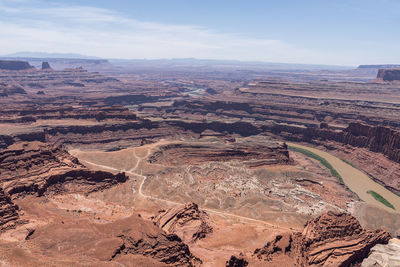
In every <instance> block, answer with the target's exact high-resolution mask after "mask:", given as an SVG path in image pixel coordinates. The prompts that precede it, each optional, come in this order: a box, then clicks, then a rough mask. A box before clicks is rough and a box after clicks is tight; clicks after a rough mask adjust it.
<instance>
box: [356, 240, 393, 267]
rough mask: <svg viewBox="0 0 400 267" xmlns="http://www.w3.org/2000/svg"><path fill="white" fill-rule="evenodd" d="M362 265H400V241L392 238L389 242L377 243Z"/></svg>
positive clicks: (371, 266) (364, 266) (373, 266)
mask: <svg viewBox="0 0 400 267" xmlns="http://www.w3.org/2000/svg"><path fill="white" fill-rule="evenodd" d="M361 266H362V267H377V266H388V267H390V266H400V241H399V239H391V240H390V241H389V244H387V245H383V244H379V245H376V246H375V247H373V248H372V249H371V253H370V255H369V256H368V258H366V259H365V260H364V261H363V262H362V264H361Z"/></svg>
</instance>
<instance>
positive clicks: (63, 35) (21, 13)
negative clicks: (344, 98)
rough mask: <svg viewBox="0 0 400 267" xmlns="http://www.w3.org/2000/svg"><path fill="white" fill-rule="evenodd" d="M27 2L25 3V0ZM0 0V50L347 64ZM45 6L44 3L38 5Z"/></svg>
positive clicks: (90, 10) (196, 30)
mask: <svg viewBox="0 0 400 267" xmlns="http://www.w3.org/2000/svg"><path fill="white" fill-rule="evenodd" d="M21 2H23V3H22V4H20V3H21ZM29 3H31V1H29V2H25V1H24V0H13V1H9V0H8V1H1V0H0V36H1V42H0V54H8V53H13V52H17V51H45V52H63V53H81V54H86V55H91V56H100V57H106V58H149V59H154V58H185V57H195V58H215V59H239V60H259V61H270V62H297V63H299V62H303V63H331V64H346V63H349V62H348V61H346V60H348V58H347V57H345V56H343V58H338V57H335V56H333V55H329V56H327V55H323V54H319V53H317V52H315V51H310V50H307V49H301V48H298V47H295V46H293V45H290V44H288V43H285V42H283V41H281V40H262V39H255V38H247V37H243V36H240V35H235V34H227V33H218V32H215V31H213V30H211V29H208V28H205V27H200V26H195V25H168V24H160V23H156V22H147V21H138V20H135V19H133V18H129V17H127V16H125V15H123V14H120V13H118V12H115V11H112V10H107V9H102V8H96V7H88V6H60V5H50V6H49V5H47V6H45V5H40V2H38V1H36V2H35V3H36V4H35V5H36V7H35V5H32V4H29ZM38 6H40V7H38Z"/></svg>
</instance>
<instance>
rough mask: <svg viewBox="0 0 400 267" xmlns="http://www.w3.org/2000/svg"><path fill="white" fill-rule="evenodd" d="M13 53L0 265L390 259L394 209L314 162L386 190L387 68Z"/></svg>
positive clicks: (393, 107) (392, 102)
mask: <svg viewBox="0 0 400 267" xmlns="http://www.w3.org/2000/svg"><path fill="white" fill-rule="evenodd" d="M26 60H27V61H25V62H23V61H12V60H11V61H10V60H8V61H0V201H1V204H2V205H1V209H0V254H1V255H2V256H1V257H0V262H1V264H3V265H5V266H25V265H26V264H27V263H29V264H30V265H32V266H46V265H48V266H72V265H76V266H375V265H374V264H376V263H377V262H380V264H382V266H384V265H383V264H385V259H387V258H390V259H394V260H395V255H396V254H395V253H393V251H397V250H396V249H397V247H396V245H395V244H397V243H396V242H398V239H397V237H399V233H400V213H399V210H398V205H397V202H396V203H395V202H394V201H393V199H391V198H388V197H385V196H386V195H383V197H385V200H386V201H388V202H389V204H391V205H393V209H392V208H388V207H387V206H384V205H383V204H382V202H379V200H377V199H376V198H373V197H372V195H371V194H370V193H367V192H364V191H366V190H364V189H360V190H363V191H362V192H361V191H358V190H351V187H350V186H346V181H347V180H346V179H347V177H341V178H342V180H341V179H339V178H338V175H337V173H338V174H339V176H340V175H341V176H344V172H342V171H341V169H340V168H339V167H336V165H335V164H331V168H330V167H329V165H327V164H326V162H328V163H329V162H331V163H332V161H330V156H332V157H334V158H335V160H336V159H337V160H340V161H341V164H344V165H346V166H347V167H346V168H349V169H351V170H356V171H358V172H360V173H362V174H363V175H365V177H367V178H368V179H370V180H371V181H373V182H374V183H375V184H377V185H379V186H381V187H382V188H384V189H385V190H387V191H388V192H389V193H390V194H392V195H393V196H394V197H397V195H398V194H400V137H399V136H400V134H399V130H398V129H399V127H400V119H399V118H400V116H399V115H400V106H399V105H400V94H399V91H398V84H397V83H396V82H392V81H391V78H390V79H389V78H384V76H385V77H386V75H389V74H387V73H392V72H395V70H396V69H392V68H391V67H390V66H384V67H382V66H360V67H359V68H358V69H349V70H320V69H317V70H316V69H311V70H310V69H308V70H303V69H301V68H299V69H294V70H293V69H284V68H279V69H274V68H275V67H272V68H271V67H268V68H265V69H263V68H261V67H257V68H255V67H254V66H239V67H238V66H236V65H234V66H233V65H229V64H228V63H223V64H222V63H220V64H216V63H213V62H211V63H207V64H208V65H207V64H206V63H205V62H200V63H198V64H199V65H196V64H197V63H196V62H195V63H190V62H175V61H173V60H172V61H165V62H162V61H161V62H151V61H144V62H142V61H133V62H129V61H124V62H118V61H112V60H110V61H107V60H106V61H104V60H84V59H81V60H77V59H51V60H50V59H43V60H39V59H34V60H33V59H29V58H28V59H26ZM28 61H29V63H28ZM9 62H11V63H9ZM42 62H43V63H42ZM2 64H3V65H2ZM204 64H206V65H204ZM78 65H79V66H78ZM1 66H3V67H1ZM32 66H34V67H32ZM81 66H83V67H81ZM204 66H206V67H204ZM242 68H247V70H246V71H244V70H243V69H242ZM380 68H385V69H389V71H386V74H383V72H382V71H378V69H380ZM376 76H378V79H382V80H384V81H377V80H376ZM389 76H390V75H389ZM389 80H390V81H389ZM294 145H297V146H298V147H303V148H304V149H305V150H307V149H308V150H307V151H309V152H310V151H311V152H312V151H314V152H315V153H317V152H318V151H320V153H319V152H318V153H319V154H318V155H319V156H320V157H319V158H318V157H316V156H315V153H314V155H313V154H310V153H308V154H307V153H301V151H298V150H297V151H296V150H293V149H291V147H293V146H294ZM303 152H304V151H303ZM325 153H326V154H325ZM318 155H317V156H318ZM321 155H322V156H321ZM332 165H333V167H332ZM327 166H328V167H327ZM335 168H336V169H335ZM333 170H334V171H333ZM335 171H336V173H335ZM343 181H344V182H343ZM355 186H357V185H355ZM360 188H361V187H360ZM371 190H372V191H374V192H375V191H376V192H375V193H379V192H381V191H379V190H378V189H377V187H374V188H372V189H371ZM371 190H369V191H371ZM360 192H361V193H360ZM364 194H367V196H368V197H369V198H368V201H367V200H365V199H366V198H365V196H364ZM380 196H381V197H382V195H380ZM394 260H393V261H394ZM388 266H395V265H388Z"/></svg>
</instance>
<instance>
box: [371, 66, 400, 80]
mask: <svg viewBox="0 0 400 267" xmlns="http://www.w3.org/2000/svg"><path fill="white" fill-rule="evenodd" d="M377 79H378V80H382V81H385V82H392V81H400V68H396V69H379V70H378V75H377Z"/></svg>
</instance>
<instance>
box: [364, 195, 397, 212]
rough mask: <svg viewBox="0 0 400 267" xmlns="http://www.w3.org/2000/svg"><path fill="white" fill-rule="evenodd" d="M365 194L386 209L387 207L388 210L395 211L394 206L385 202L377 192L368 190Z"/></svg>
mask: <svg viewBox="0 0 400 267" xmlns="http://www.w3.org/2000/svg"><path fill="white" fill-rule="evenodd" d="M367 193H368V194H370V195H372V196H373V197H374V198H375V199H376V200H377V201H379V202H381V203H382V204H383V205H385V206H386V207H389V208H391V209H394V210H395V208H394V206H393V205H392V204H391V203H390V202H389V201H387V199H386V198H384V197H383V196H381V195H379V194H378V193H377V192H375V191H373V190H368V191H367Z"/></svg>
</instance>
